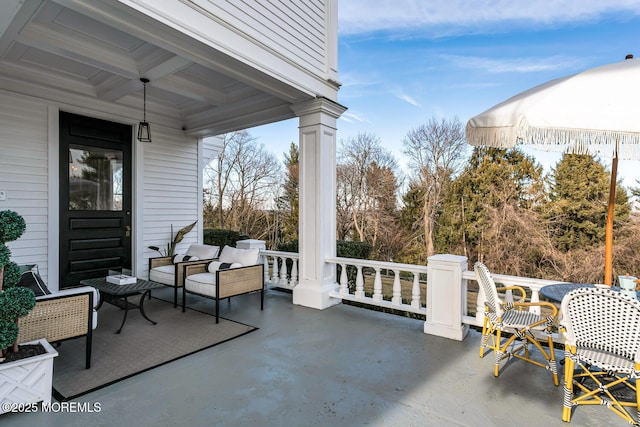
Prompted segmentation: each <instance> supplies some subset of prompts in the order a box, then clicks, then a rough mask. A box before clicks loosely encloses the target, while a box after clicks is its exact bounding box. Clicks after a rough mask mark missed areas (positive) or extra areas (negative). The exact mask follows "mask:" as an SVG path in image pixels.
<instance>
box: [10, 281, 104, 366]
mask: <svg viewBox="0 0 640 427" xmlns="http://www.w3.org/2000/svg"><path fill="white" fill-rule="evenodd" d="M96 295H97V293H96V290H95V289H94V288H92V287H90V286H83V287H79V288H72V289H65V290H62V291H59V292H55V293H53V294H51V295H43V296H40V297H37V298H36V305H35V307H34V308H33V309H32V310H31V311H30V312H29V314H27V315H26V316H24V317H21V318H19V319H18V327H19V328H20V330H19V334H18V342H19V343H22V342H28V341H33V340H37V339H41V338H44V339H46V340H47V341H49V342H50V343H55V342H60V341H64V340H67V339H71V338H78V337H85V339H86V347H85V348H86V350H85V353H86V362H85V365H86V368H87V369H89V368H90V367H91V340H92V336H93V329H94V328H95V327H96V323H97V315H96V312H95V310H94V306H95V304H94V302H95V303H97V297H96Z"/></svg>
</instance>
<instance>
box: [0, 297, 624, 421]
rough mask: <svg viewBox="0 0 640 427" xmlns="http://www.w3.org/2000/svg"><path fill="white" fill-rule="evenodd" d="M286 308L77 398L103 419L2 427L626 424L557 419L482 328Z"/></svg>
mask: <svg viewBox="0 0 640 427" xmlns="http://www.w3.org/2000/svg"><path fill="white" fill-rule="evenodd" d="M154 292H155V291H154ZM165 292H166V295H165ZM171 292H172V291H171V289H168V288H167V289H162V290H161V291H160V292H158V293H157V294H158V295H160V294H162V295H160V296H164V297H166V298H167V299H169V298H172V296H171V295H172V294H171ZM154 295H156V294H155V293H154ZM291 300H292V296H291V294H290V293H287V292H282V291H279V290H274V289H270V290H268V291H267V293H266V296H265V309H264V311H260V310H259V296H258V295H245V296H241V297H236V298H234V299H232V300H231V304H230V305H228V304H227V303H226V302H223V303H221V315H222V316H223V317H226V318H229V319H232V320H236V321H239V322H243V323H248V324H250V325H254V326H257V327H259V328H260V329H259V330H257V331H254V332H252V333H250V334H248V335H245V336H242V337H240V338H238V339H234V340H232V341H229V342H226V343H223V344H220V345H218V346H215V347H213V348H210V349H207V350H204V351H201V352H198V353H196V354H193V355H190V356H188V357H185V358H182V359H179V360H177V361H174V362H171V363H169V364H166V365H163V366H160V367H158V368H155V369H152V370H150V371H148V372H144V373H142V374H139V375H136V376H134V377H132V378H128V379H126V380H123V381H121V382H118V383H116V384H113V385H111V386H108V387H105V388H103V389H101V390H98V391H96V392H93V393H90V394H88V395H85V396H82V397H81V398H78V399H76V400H75V401H76V402H90V403H96V402H98V403H100V407H101V411H100V412H94V413H70V412H65V413H42V412H40V413H21V414H17V413H10V414H4V415H2V416H0V423H1V424H2V426H3V427H9V426H25V427H26V426H29V427H31V426H33V425H38V426H83V427H84V426H89V425H90V426H123V427H124V426H233V427H240V426H247V427H252V426H256V427H258V426H260V427H262V426H305V427H307V426H399V427H407V426H494V425H495V426H498V425H500V426H568V425H572V426H604V425H622V424H623V420H622V419H620V418H618V417H617V416H615V415H614V414H613V413H612V412H611V411H609V410H607V409H606V408H603V407H598V406H594V407H580V408H577V409H576V410H575V411H574V415H573V418H572V421H571V424H566V423H564V422H562V420H561V412H562V385H560V386H559V387H555V386H554V385H553V381H552V379H551V374H550V373H549V372H546V371H544V370H542V369H540V368H536V367H534V366H532V365H530V364H526V363H523V362H520V361H515V362H513V363H510V364H509V365H508V366H507V367H506V368H505V369H504V370H503V371H502V372H501V374H500V377H499V378H494V377H493V368H492V365H493V358H492V357H491V356H490V355H488V356H487V357H485V358H483V359H481V358H479V357H478V345H479V333H478V332H476V331H473V330H472V331H471V332H470V333H469V335H468V336H467V337H466V338H465V340H464V341H462V342H458V341H452V340H448V339H444V338H439V337H434V336H430V335H426V334H424V333H423V322H421V321H418V320H412V319H408V318H404V317H399V316H393V315H390V314H384V313H379V312H374V311H370V310H365V309H361V308H357V307H354V306H348V305H344V304H339V305H336V306H334V307H331V308H329V309H327V310H322V311H320V310H314V309H310V308H306V307H300V306H295V305H293V304H292V303H291ZM187 301H188V305H189V306H192V307H194V308H198V309H202V310H206V311H211V312H212V311H213V302H212V301H209V300H205V299H201V298H199V297H196V296H191V295H190V296H189V297H188V300H187ZM131 315H139V314H138V313H132V314H131ZM176 315H177V316H179V315H180V311H179V308H178V309H176ZM150 327H152V326H150ZM161 350H162V349H158V351H161ZM561 357H562V351H559V352H558V358H559V359H560V358H561ZM54 375H55V374H54Z"/></svg>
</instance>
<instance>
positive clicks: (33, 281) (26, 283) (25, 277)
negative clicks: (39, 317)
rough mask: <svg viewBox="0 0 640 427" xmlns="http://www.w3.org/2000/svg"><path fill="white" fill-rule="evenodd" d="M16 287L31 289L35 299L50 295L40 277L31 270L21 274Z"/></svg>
mask: <svg viewBox="0 0 640 427" xmlns="http://www.w3.org/2000/svg"><path fill="white" fill-rule="evenodd" d="M18 286H23V287H25V288H29V289H31V290H32V291H33V293H34V294H35V295H36V297H41V296H43V295H50V294H51V291H50V290H49V289H48V288H47V285H45V284H44V280H42V277H40V275H39V274H38V273H36V272H35V271H33V270H28V271H25V272H24V273H22V276H20V282H19V283H18Z"/></svg>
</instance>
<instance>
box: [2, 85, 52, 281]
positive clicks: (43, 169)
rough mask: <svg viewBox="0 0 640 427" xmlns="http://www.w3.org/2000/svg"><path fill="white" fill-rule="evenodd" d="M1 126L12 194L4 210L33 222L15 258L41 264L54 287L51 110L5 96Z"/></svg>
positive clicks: (16, 245) (5, 181)
mask: <svg viewBox="0 0 640 427" xmlns="http://www.w3.org/2000/svg"><path fill="white" fill-rule="evenodd" d="M0 124H1V126H0V127H1V130H2V131H1V132H0V190H5V191H7V200H5V201H0V210H5V209H10V210H13V211H15V212H17V213H19V214H20V215H22V216H23V217H24V219H25V222H26V223H27V230H26V232H25V234H24V235H23V236H22V237H21V238H20V239H18V240H16V241H15V242H11V243H9V244H8V246H9V248H10V249H11V254H12V256H11V259H12V261H14V262H17V263H18V264H38V267H39V269H40V274H41V275H42V277H43V279H44V280H45V282H47V283H48V257H47V243H48V240H47V239H48V238H47V232H48V225H47V223H48V215H47V209H48V194H47V185H48V173H49V172H48V170H47V157H48V154H47V153H48V147H47V105H46V104H45V103H44V102H38V101H35V100H31V99H27V98H23V97H18V96H15V95H14V94H11V93H8V92H2V91H0ZM56 226H57V225H56Z"/></svg>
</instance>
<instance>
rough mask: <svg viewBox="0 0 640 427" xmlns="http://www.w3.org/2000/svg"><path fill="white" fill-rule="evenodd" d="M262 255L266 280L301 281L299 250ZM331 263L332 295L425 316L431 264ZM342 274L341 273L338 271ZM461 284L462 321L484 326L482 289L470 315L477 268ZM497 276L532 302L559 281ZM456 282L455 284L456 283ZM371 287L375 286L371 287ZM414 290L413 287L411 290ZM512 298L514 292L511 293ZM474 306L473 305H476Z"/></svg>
mask: <svg viewBox="0 0 640 427" xmlns="http://www.w3.org/2000/svg"><path fill="white" fill-rule="evenodd" d="M260 254H261V255H262V257H263V262H264V266H265V269H264V271H265V273H264V274H265V283H267V284H269V285H271V286H274V287H278V288H285V289H290V290H293V289H294V288H295V286H296V285H297V284H298V261H299V254H298V253H295V252H280V251H267V250H262V251H260ZM325 262H327V263H328V264H333V265H335V266H336V268H337V266H339V267H340V270H339V277H337V279H338V284H339V288H338V290H336V291H334V292H331V293H330V296H331V297H334V298H340V299H342V300H348V301H354V302H359V303H362V304H366V305H371V306H377V307H383V308H388V309H394V310H398V311H405V312H410V313H416V314H421V315H425V316H426V314H427V308H426V306H425V304H424V303H423V299H424V296H423V292H422V290H421V289H422V288H423V287H424V286H425V284H426V275H427V266H420V265H413V264H400V263H393V262H384V261H371V260H362V259H356V258H339V257H335V258H327V259H326V260H325ZM351 269H354V270H355V280H354V278H353V277H351V280H352V281H354V282H355V283H353V282H352V283H351V284H350V283H349V279H350V278H349V274H348V270H351ZM337 274H338V273H337ZM461 278H462V281H461V282H460V283H459V285H458V286H461V287H462V289H463V290H464V291H465V295H464V301H463V303H462V307H461V309H462V323H463V324H467V325H472V326H479V327H481V326H482V323H483V320H484V303H485V297H484V293H483V292H482V290H479V291H478V293H477V300H476V301H475V304H473V301H470V302H469V303H470V304H473V305H474V306H475V311H476V314H475V316H470V315H468V314H467V301H466V300H467V295H469V294H468V293H467V292H466V289H467V282H468V281H474V282H475V281H476V276H475V273H474V271H473V270H467V271H462V272H461ZM365 279H369V280H371V279H373V287H372V289H370V290H369V292H365ZM493 279H494V280H495V282H496V283H497V284H499V285H503V286H521V287H523V288H525V289H528V290H530V291H531V297H530V300H531V302H538V301H540V288H542V287H543V286H546V285H550V284H553V283H559V282H558V281H551V280H544V279H533V278H528V277H519V276H508V275H503V274H494V275H493ZM383 280H392V283H393V285H392V291H391V295H384V294H383V292H382V290H383V286H382V283H383ZM454 285H455V284H454ZM369 288H371V286H369ZM409 289H410V290H409ZM403 290H404V291H405V294H407V295H410V297H409V298H407V300H408V301H403V298H402V291H403ZM507 298H510V294H509V293H508V294H507ZM437 303H438V304H450V303H451V302H450V301H438V302H437ZM473 305H472V307H473ZM531 310H532V311H533V312H535V313H537V314H539V313H540V308H539V307H532V308H531Z"/></svg>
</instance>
